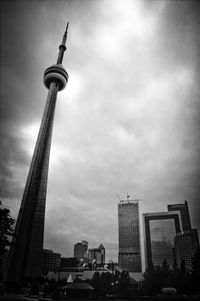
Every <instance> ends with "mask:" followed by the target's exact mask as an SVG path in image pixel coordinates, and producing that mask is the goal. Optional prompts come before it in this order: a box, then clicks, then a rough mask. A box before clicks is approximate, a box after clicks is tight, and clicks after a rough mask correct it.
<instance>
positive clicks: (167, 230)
mask: <svg viewBox="0 0 200 301" xmlns="http://www.w3.org/2000/svg"><path fill="white" fill-rule="evenodd" d="M143 221H144V239H145V244H144V245H145V261H146V267H147V268H148V269H152V268H153V267H154V266H158V265H162V262H163V261H164V260H167V263H168V264H169V266H170V267H171V268H173V267H174V265H175V258H174V237H175V236H176V234H177V233H179V232H180V231H181V228H180V212H179V211H174V212H154V213H145V214H143Z"/></svg>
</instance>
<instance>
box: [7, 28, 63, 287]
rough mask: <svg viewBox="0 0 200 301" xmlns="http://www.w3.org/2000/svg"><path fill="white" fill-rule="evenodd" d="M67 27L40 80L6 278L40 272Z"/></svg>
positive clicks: (12, 279) (15, 278) (38, 274)
mask: <svg viewBox="0 0 200 301" xmlns="http://www.w3.org/2000/svg"><path fill="white" fill-rule="evenodd" d="M67 28H68V25H67ZM67 28H66V31H65V33H64V35H63V39H62V43H61V45H60V46H59V54H58V58H57V63H56V64H55V65H52V66H51V67H49V68H47V69H46V70H45V72H44V79H43V82H44V85H45V86H46V88H47V89H48V96H47V100H46V106H45V109H44V113H43V117H42V122H41V126H40V130H39V134H38V138H37V142H36V146H35V150H34V154H33V157H32V161H31V166H30V169H29V173H28V178H27V182H26V186H25V189H24V194H23V198H22V202H21V206H20V210H19V214H18V218H17V222H16V227H15V233H14V236H13V242H12V244H11V249H10V252H9V258H8V263H9V265H8V279H7V280H8V281H17V282H18V281H20V280H21V279H23V278H26V277H34V278H35V277H39V276H40V275H41V274H42V252H43V237H44V218H45V206H46V191H47V181H48V169H49V156H50V148H51V137H52V130H53V121H54V113H55V106H56V98H57V93H58V91H61V90H63V89H64V88H65V86H66V84H67V81H68V74H67V72H66V71H65V69H64V68H63V67H62V65H61V64H62V60H63V55H64V51H65V50H66V46H65V44H66V39H67Z"/></svg>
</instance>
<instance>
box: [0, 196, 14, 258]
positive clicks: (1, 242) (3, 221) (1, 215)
mask: <svg viewBox="0 0 200 301" xmlns="http://www.w3.org/2000/svg"><path fill="white" fill-rule="evenodd" d="M0 205H2V203H1V201H0ZM14 222H15V220H14V219H13V218H12V217H11V216H10V210H9V209H7V208H1V207H0V256H2V255H3V254H4V252H5V250H6V247H8V246H9V245H10V240H9V237H10V236H12V235H13V227H12V226H13V224H14Z"/></svg>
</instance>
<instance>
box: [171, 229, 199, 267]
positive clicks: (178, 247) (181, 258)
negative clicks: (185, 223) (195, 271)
mask: <svg viewBox="0 0 200 301" xmlns="http://www.w3.org/2000/svg"><path fill="white" fill-rule="evenodd" d="M174 246H175V248H174V250H175V260H176V267H177V268H180V267H181V264H182V262H184V264H185V268H186V270H188V271H191V269H192V258H193V257H194V254H195V252H196V251H197V249H198V248H199V238H198V232H197V230H196V229H191V230H186V231H184V232H181V233H178V234H177V235H176V236H175V238H174Z"/></svg>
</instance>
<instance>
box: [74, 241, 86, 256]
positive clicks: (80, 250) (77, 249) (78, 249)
mask: <svg viewBox="0 0 200 301" xmlns="http://www.w3.org/2000/svg"><path fill="white" fill-rule="evenodd" d="M87 249H88V242H87V241H86V240H82V242H78V243H77V244H75V245H74V257H75V258H78V259H81V258H85V257H86V252H87Z"/></svg>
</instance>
